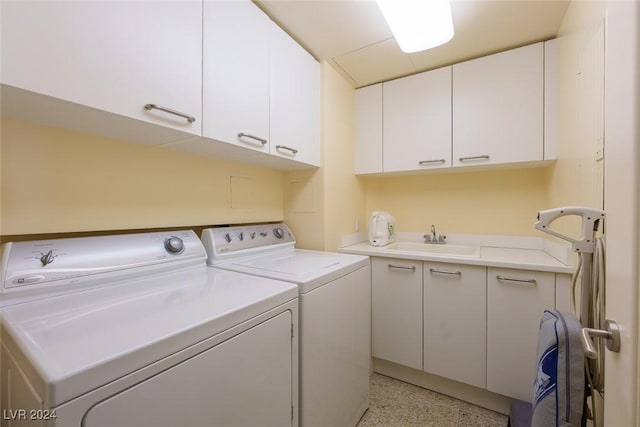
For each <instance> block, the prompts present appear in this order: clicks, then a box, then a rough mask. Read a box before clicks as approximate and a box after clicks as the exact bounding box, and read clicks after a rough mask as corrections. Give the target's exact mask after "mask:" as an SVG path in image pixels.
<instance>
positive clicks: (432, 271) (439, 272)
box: [429, 268, 462, 276]
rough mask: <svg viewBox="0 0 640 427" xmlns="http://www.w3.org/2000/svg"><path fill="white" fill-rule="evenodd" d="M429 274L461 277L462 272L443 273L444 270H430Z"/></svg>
mask: <svg viewBox="0 0 640 427" xmlns="http://www.w3.org/2000/svg"><path fill="white" fill-rule="evenodd" d="M429 272H430V273H432V274H434V273H435V274H448V275H449V276H462V271H444V270H436V269H435V268H430V269H429Z"/></svg>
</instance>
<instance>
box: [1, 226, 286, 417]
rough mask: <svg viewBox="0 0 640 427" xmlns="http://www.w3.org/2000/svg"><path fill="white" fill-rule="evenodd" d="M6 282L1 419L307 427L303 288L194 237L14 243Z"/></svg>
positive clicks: (7, 253) (8, 250) (7, 252)
mask: <svg viewBox="0 0 640 427" xmlns="http://www.w3.org/2000/svg"><path fill="white" fill-rule="evenodd" d="M1 276H2V289H1V293H0V307H1V313H0V327H1V335H0V337H1V342H0V343H1V352H2V355H1V365H0V367H1V370H0V376H1V377H2V381H1V383H2V386H1V390H0V395H1V397H0V399H1V400H0V406H1V407H2V417H1V419H0V423H1V424H2V426H5V425H6V426H12V425H48V426H56V427H58V426H75V427H77V426H80V425H82V426H84V427H100V426H105V427H106V426H109V427H112V426H136V427H140V426H154V427H157V426H161V427H165V426H166V427H169V426H171V427H175V426H179V425H183V426H204V425H219V426H239V427H240V426H242V427H245V426H249V425H265V426H274V427H280V426H285V425H293V426H295V425H297V424H298V414H297V409H296V408H297V405H298V400H297V399H298V391H297V383H298V342H297V327H298V322H297V319H298V303H297V296H298V295H297V294H298V293H297V288H296V286H295V285H292V284H290V283H285V282H280V281H275V280H269V279H263V278H257V277H250V276H247V275H245V274H239V273H234V272H230V271H223V270H214V269H210V268H207V266H206V254H205V251H204V248H203V246H202V243H201V242H200V240H199V239H198V237H197V236H196V234H195V233H193V232H192V231H175V232H171V233H143V234H132V235H120V236H101V237H87V238H75V239H59V240H46V241H36V242H18V243H8V244H6V245H4V246H3V253H2V271H1ZM25 421H27V423H26V424H25ZM35 421H37V423H35ZM30 422H34V423H30Z"/></svg>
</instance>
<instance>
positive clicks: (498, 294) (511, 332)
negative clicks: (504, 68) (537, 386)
mask: <svg viewBox="0 0 640 427" xmlns="http://www.w3.org/2000/svg"><path fill="white" fill-rule="evenodd" d="M554 306H555V274H554V273H547V272H540V271H524V270H511V269H500V268H493V267H489V268H488V269H487V389H488V390H490V391H493V392H496V393H499V394H503V395H505V396H510V397H515V398H517V399H520V400H524V401H528V402H530V401H531V397H532V395H533V381H534V378H535V374H536V348H537V342H538V327H539V324H540V319H541V318H542V314H543V313H544V310H548V309H553V308H554Z"/></svg>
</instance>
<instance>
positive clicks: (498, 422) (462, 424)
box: [357, 374, 507, 427]
mask: <svg viewBox="0 0 640 427" xmlns="http://www.w3.org/2000/svg"><path fill="white" fill-rule="evenodd" d="M506 425H507V417H506V416H505V415H502V414H499V413H497V412H493V411H490V410H488V409H484V408H480V407H478V406H475V405H472V404H470V403H467V402H463V401H461V400H457V399H454V398H451V397H449V396H445V395H442V394H439V393H436V392H433V391H431V390H426V389H424V388H421V387H417V386H415V385H412V384H408V383H405V382H402V381H399V380H396V379H393V378H390V377H386V376H384V375H380V374H373V376H372V378H371V397H370V402H369V410H367V412H366V413H365V414H364V416H363V417H362V419H361V420H360V423H358V426H357V427H449V426H451V427H454V426H455V427H477V426H481V427H505V426H506Z"/></svg>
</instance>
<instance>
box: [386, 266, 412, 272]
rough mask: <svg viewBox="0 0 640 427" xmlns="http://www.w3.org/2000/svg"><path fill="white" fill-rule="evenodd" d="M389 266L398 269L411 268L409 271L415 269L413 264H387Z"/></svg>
mask: <svg viewBox="0 0 640 427" xmlns="http://www.w3.org/2000/svg"><path fill="white" fill-rule="evenodd" d="M389 268H395V269H398V270H411V271H415V270H416V266H415V265H410V266H406V265H396V264H389Z"/></svg>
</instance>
